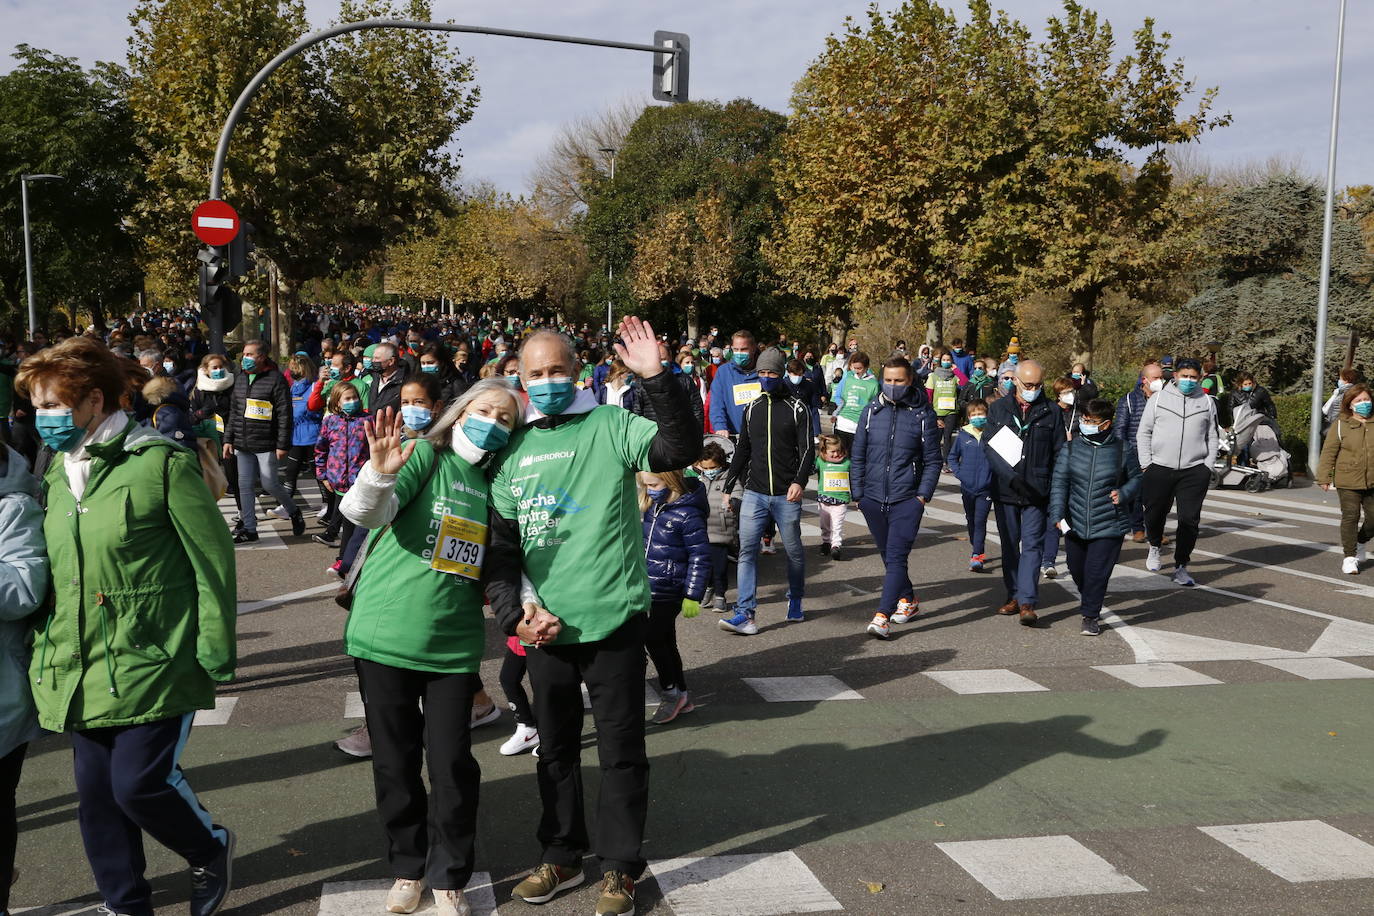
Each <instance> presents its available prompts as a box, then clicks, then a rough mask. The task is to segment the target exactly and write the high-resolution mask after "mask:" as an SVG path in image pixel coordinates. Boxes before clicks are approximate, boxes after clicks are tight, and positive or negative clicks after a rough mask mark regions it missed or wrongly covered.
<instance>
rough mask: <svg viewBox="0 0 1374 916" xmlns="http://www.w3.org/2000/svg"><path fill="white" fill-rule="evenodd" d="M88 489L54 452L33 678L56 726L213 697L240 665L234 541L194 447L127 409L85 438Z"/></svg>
mask: <svg viewBox="0 0 1374 916" xmlns="http://www.w3.org/2000/svg"><path fill="white" fill-rule="evenodd" d="M86 450H87V452H88V453H89V454H90V455H91V468H90V479H89V481H88V482H87V484H86V489H85V493H84V494H83V496H82V498H81V500H80V501H78V500H76V499H75V498H74V497H73V495H72V491H71V488H70V487H69V486H68V483H67V473H66V468H65V462H66V456H65V455H61V454H59V455H58V458H57V459H56V460H54V462H53V464H52V466H51V467H50V468H49V469H48V472H47V474H46V475H45V477H44V480H43V489H44V493H45V496H46V504H47V518H46V519H45V521H44V525H43V533H44V535H45V536H46V538H47V544H48V556H49V558H50V560H51V563H52V579H53V593H54V596H55V599H56V601H55V606H54V609H53V611H52V614H51V615H50V616H49V617H48V619H47V621H46V623H44V625H43V626H42V627H41V628H40V629H39V630H38V632H37V634H36V637H35V645H34V653H33V662H32V663H31V665H30V668H29V678H30V682H31V686H32V688H33V695H34V703H35V704H36V705H37V707H38V718H39V722H40V724H41V725H42V726H43V727H44V728H46V729H49V730H51V731H65V730H67V729H86V728H101V727H106V726H116V725H137V724H141V723H144V722H154V721H157V720H159V719H166V718H170V717H172V716H178V715H184V714H186V713H188V712H193V711H195V710H197V709H213V708H214V705H215V683H216V682H217V681H220V682H222V681H228V680H230V679H232V678H233V676H234V663H235V656H236V651H235V650H236V646H235V626H236V622H237V613H238V611H237V603H236V583H235V578H234V545H233V542H232V541H231V540H230V538H229V532H228V529H227V527H226V526H225V524H224V519H223V517H222V516H221V515H220V513H219V509H218V508H217V507H216V506H215V502H214V500H213V499H212V498H211V497H210V492H209V490H208V489H207V488H206V486H205V481H204V480H203V479H202V477H201V473H200V463H199V461H198V459H197V457H196V455H195V454H194V453H192V452H190V451H189V450H187V449H185V448H183V447H182V446H180V445H177V444H176V443H174V442H172V441H171V440H170V439H166V438H164V437H163V436H161V435H160V434H158V433H157V432H155V431H153V430H150V429H146V428H144V427H142V426H139V425H138V424H136V423H134V422H133V421H132V420H130V421H129V423H128V425H127V426H125V428H124V431H123V432H122V433H120V434H119V435H118V436H116V437H115V438H113V439H111V440H109V441H108V442H103V443H99V444H92V445H89V446H87V447H86Z"/></svg>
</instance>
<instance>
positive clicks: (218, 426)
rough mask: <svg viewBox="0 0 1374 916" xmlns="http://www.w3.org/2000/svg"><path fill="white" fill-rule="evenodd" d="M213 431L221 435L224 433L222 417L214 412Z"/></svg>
mask: <svg viewBox="0 0 1374 916" xmlns="http://www.w3.org/2000/svg"><path fill="white" fill-rule="evenodd" d="M215 431H216V432H218V433H220V434H221V435H223V433H224V417H221V416H220V415H219V414H215Z"/></svg>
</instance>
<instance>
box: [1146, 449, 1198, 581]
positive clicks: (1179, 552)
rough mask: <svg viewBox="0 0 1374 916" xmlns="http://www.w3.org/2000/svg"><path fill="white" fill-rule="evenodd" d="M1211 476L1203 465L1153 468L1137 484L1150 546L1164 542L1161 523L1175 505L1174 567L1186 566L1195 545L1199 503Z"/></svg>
mask: <svg viewBox="0 0 1374 916" xmlns="http://www.w3.org/2000/svg"><path fill="white" fill-rule="evenodd" d="M1211 479H1212V472H1211V470H1209V469H1208V467H1207V466H1206V465H1203V464H1199V465H1197V466H1195V467H1191V468H1184V469H1183V470H1178V471H1176V470H1174V469H1173V468H1166V467H1162V466H1161V465H1158V464H1152V465H1150V466H1149V467H1148V468H1146V469H1145V473H1144V475H1143V476H1142V478H1141V481H1140V499H1141V502H1143V503H1144V504H1145V537H1146V538H1148V539H1149V541H1150V546H1152V547H1158V546H1160V544H1162V543H1163V541H1164V522H1165V520H1167V519H1168V518H1169V510H1170V509H1172V508H1173V507H1174V504H1175V502H1177V504H1178V533H1177V534H1176V536H1175V539H1174V564H1175V565H1176V566H1187V565H1188V561H1189V560H1191V559H1192V557H1193V546H1194V545H1195V544H1197V532H1198V526H1199V525H1200V524H1201V521H1202V501H1203V500H1204V499H1206V498H1207V484H1208V483H1209V482H1210V481H1211Z"/></svg>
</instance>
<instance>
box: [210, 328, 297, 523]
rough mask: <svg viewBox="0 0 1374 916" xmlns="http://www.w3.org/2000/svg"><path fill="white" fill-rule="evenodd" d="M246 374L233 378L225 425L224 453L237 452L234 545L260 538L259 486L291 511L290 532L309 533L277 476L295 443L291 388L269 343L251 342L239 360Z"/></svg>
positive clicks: (227, 455)
mask: <svg viewBox="0 0 1374 916" xmlns="http://www.w3.org/2000/svg"><path fill="white" fill-rule="evenodd" d="M240 365H241V368H242V370H243V371H242V372H240V373H239V374H238V375H237V376H235V377H234V397H233V400H232V402H231V403H230V407H229V417H228V422H226V423H225V424H224V455H225V457H226V458H227V457H229V456H230V455H237V456H238V472H239V527H238V528H237V529H236V530H235V531H234V543H235V544H245V543H252V542H253V541H256V540H257V539H258V516H257V508H258V506H257V490H256V487H255V484H256V483H257V481H258V480H259V479H261V480H262V488H263V489H264V490H266V491H267V492H268V493H271V494H272V495H273V496H275V497H276V498H277V500H278V501H280V503H281V504H282V505H283V506H284V507H286V508H287V510H288V511H289V512H290V514H291V533H292V534H294V535H295V536H296V537H300V536H301V535H303V534H305V516H303V515H302V514H301V510H300V507H299V506H297V505H296V504H295V502H294V501H293V500H292V499H291V492H290V491H289V490H288V489H287V488H286V487H285V486H283V485H282V483H281V481H280V480H279V479H278V477H277V462H278V461H281V460H283V459H285V458H286V451H287V449H289V448H290V447H291V432H292V423H293V420H292V413H291V391H290V389H288V388H287V385H286V379H285V377H283V376H282V374H281V371H280V370H279V369H277V365H276V363H274V362H272V360H271V359H270V358H269V357H268V356H267V344H266V343H264V342H263V341H261V340H250V341H249V342H248V343H246V344H244V347H243V357H242V358H241V360H240Z"/></svg>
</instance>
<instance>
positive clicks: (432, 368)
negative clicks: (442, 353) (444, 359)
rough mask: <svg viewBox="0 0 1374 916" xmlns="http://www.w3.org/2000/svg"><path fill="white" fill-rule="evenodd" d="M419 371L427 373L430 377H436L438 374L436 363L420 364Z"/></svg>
mask: <svg viewBox="0 0 1374 916" xmlns="http://www.w3.org/2000/svg"><path fill="white" fill-rule="evenodd" d="M420 371H421V372H427V373H429V374H430V375H438V374H439V366H438V364H437V363H421V365H420Z"/></svg>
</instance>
